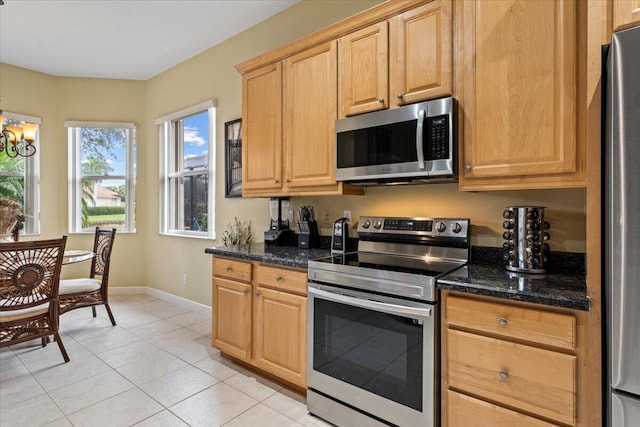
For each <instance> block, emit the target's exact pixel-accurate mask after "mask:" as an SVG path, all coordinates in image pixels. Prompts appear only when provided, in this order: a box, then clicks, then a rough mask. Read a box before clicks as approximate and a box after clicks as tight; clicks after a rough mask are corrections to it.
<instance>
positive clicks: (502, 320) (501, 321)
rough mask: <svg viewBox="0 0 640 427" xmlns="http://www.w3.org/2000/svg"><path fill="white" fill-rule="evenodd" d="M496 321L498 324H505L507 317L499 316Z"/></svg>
mask: <svg viewBox="0 0 640 427" xmlns="http://www.w3.org/2000/svg"><path fill="white" fill-rule="evenodd" d="M498 323H500V326H507V319H505V318H504V317H501V318H500V319H498Z"/></svg>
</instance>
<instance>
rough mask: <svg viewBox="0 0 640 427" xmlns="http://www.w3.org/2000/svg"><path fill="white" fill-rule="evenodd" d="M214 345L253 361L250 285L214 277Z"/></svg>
mask: <svg viewBox="0 0 640 427" xmlns="http://www.w3.org/2000/svg"><path fill="white" fill-rule="evenodd" d="M213 345H214V346H215V347H217V348H218V349H220V351H222V352H224V353H227V354H229V355H230V356H234V357H237V358H238V359H242V360H246V361H249V360H251V285H250V284H246V283H239V282H234V281H231V280H227V279H221V278H219V277H214V278H213Z"/></svg>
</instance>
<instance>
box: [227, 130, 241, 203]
mask: <svg viewBox="0 0 640 427" xmlns="http://www.w3.org/2000/svg"><path fill="white" fill-rule="evenodd" d="M224 144H225V194H224V196H225V197H242V119H236V120H231V121H230V122H226V123H225V124H224Z"/></svg>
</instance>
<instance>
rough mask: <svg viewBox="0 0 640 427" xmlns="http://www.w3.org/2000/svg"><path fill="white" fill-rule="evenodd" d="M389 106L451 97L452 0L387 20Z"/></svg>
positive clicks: (439, 2) (445, 0)
mask: <svg viewBox="0 0 640 427" xmlns="http://www.w3.org/2000/svg"><path fill="white" fill-rule="evenodd" d="M390 23H391V27H390V31H389V32H390V39H391V43H390V49H389V55H390V62H389V69H390V77H389V84H390V86H391V92H390V94H389V95H390V96H391V99H390V103H392V104H393V106H399V105H403V104H410V103H414V102H419V101H424V100H426V99H433V98H438V97H443V96H447V95H450V94H451V86H452V83H451V82H452V62H453V58H452V54H453V52H452V45H451V0H435V1H432V2H430V3H428V4H426V5H424V6H420V7H417V8H415V9H412V10H410V11H408V12H405V13H403V14H401V15H399V16H398V17H396V18H395V19H392V20H391V21H390Z"/></svg>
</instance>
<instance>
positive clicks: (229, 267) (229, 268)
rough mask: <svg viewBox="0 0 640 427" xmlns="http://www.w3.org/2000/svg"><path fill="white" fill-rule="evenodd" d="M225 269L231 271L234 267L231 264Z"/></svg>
mask: <svg viewBox="0 0 640 427" xmlns="http://www.w3.org/2000/svg"><path fill="white" fill-rule="evenodd" d="M225 270H227V271H231V270H233V269H232V268H231V266H228V267H227V268H225Z"/></svg>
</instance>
